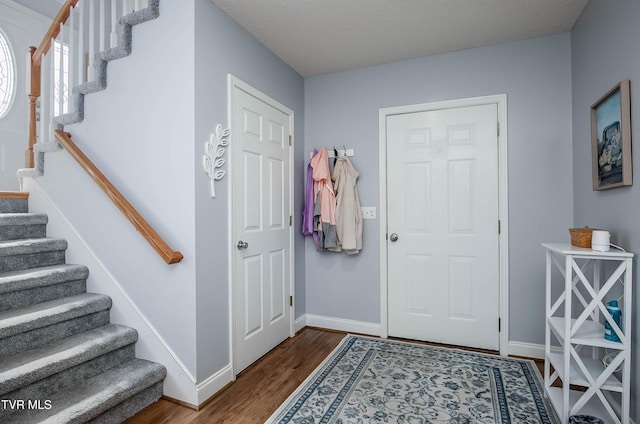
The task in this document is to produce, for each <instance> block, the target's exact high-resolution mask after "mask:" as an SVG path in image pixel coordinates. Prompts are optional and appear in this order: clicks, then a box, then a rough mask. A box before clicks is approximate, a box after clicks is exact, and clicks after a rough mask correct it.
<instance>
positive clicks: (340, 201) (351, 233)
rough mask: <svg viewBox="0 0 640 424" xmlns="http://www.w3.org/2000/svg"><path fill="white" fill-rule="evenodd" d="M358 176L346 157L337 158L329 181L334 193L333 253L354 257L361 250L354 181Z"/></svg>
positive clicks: (360, 215)
mask: <svg viewBox="0 0 640 424" xmlns="http://www.w3.org/2000/svg"><path fill="white" fill-rule="evenodd" d="M359 175H360V174H359V173H358V171H356V170H355V168H354V167H353V165H352V164H351V161H350V160H349V158H347V157H339V158H338V159H337V161H336V164H335V166H334V167H333V173H332V174H331V179H332V180H333V188H334V190H335V193H336V208H335V217H336V235H337V238H338V244H337V247H336V248H334V249H330V250H333V251H338V252H339V251H344V252H345V253H347V254H349V255H354V254H356V253H359V252H360V250H362V210H361V209H360V196H359V195H358V187H357V186H356V181H357V180H358V176H359Z"/></svg>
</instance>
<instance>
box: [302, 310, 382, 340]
mask: <svg viewBox="0 0 640 424" xmlns="http://www.w3.org/2000/svg"><path fill="white" fill-rule="evenodd" d="M303 317H304V321H305V322H306V325H307V326H309V327H320V328H326V329H329V330H338V331H346V332H348V333H359V334H367V335H370V336H379V335H380V334H381V333H380V332H381V331H382V330H381V326H380V324H378V323H372V322H363V321H353V320H350V319H343V318H334V317H324V316H320V315H310V314H306V315H304V316H303ZM300 319H302V318H299V320H300ZM297 322H298V320H296V324H297Z"/></svg>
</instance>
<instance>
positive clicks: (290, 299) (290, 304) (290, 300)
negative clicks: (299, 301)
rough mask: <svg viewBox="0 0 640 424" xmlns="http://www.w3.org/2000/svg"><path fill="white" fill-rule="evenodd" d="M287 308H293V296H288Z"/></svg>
mask: <svg viewBox="0 0 640 424" xmlns="http://www.w3.org/2000/svg"><path fill="white" fill-rule="evenodd" d="M289 306H293V296H289Z"/></svg>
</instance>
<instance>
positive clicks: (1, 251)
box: [0, 237, 67, 256]
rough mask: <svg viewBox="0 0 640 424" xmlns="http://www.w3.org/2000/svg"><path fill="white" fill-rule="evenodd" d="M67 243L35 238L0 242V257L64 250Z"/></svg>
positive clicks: (52, 239)
mask: <svg viewBox="0 0 640 424" xmlns="http://www.w3.org/2000/svg"><path fill="white" fill-rule="evenodd" d="M66 248H67V241H66V240H65V239H61V238H49V237H47V238H35V239H24V240H8V241H0V256H11V255H24V254H28V253H38V252H50V251H54V250H66Z"/></svg>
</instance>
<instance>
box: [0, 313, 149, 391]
mask: <svg viewBox="0 0 640 424" xmlns="http://www.w3.org/2000/svg"><path fill="white" fill-rule="evenodd" d="M137 338H138V333H137V331H136V330H135V329H133V328H130V327H125V326H123V325H118V324H107V325H105V326H102V327H98V328H94V329H92V330H89V331H85V332H82V333H78V334H74V335H72V336H69V337H66V338H64V339H60V340H56V341H54V342H51V343H49V344H47V345H44V346H40V347H37V348H35V349H31V350H28V351H25V352H20V353H17V354H13V355H9V356H8V357H6V358H3V360H2V363H1V364H0V387H2V388H4V390H2V392H9V391H12V390H14V389H15V388H16V387H22V386H24V385H27V384H30V383H32V382H34V381H37V380H40V379H42V378H45V377H48V376H50V375H53V374H56V373H58V372H60V371H63V370H65V369H68V368H71V367H73V366H75V365H78V364H81V363H83V362H86V361H89V360H91V359H94V358H97V357H98V356H100V355H103V354H105V353H107V352H111V351H114V350H116V349H119V348H121V347H124V346H127V345H129V344H131V343H135V342H136V340H137Z"/></svg>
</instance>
